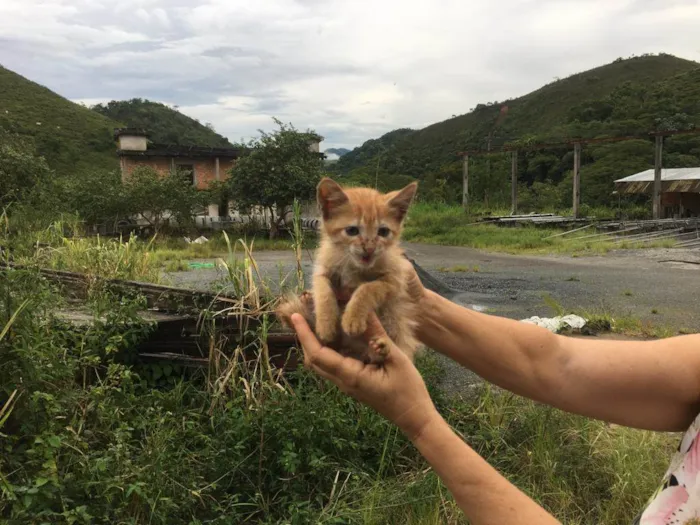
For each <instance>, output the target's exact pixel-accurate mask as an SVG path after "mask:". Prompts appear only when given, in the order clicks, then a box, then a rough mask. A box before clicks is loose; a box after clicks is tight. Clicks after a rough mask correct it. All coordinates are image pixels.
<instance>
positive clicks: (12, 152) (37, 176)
mask: <svg viewBox="0 0 700 525" xmlns="http://www.w3.org/2000/svg"><path fill="white" fill-rule="evenodd" d="M51 174H52V172H51V169H50V168H49V166H48V164H47V163H46V160H45V159H44V157H39V156H37V155H35V154H34V148H33V144H32V143H31V141H29V140H27V139H26V138H24V137H20V136H18V135H15V134H13V133H8V132H6V131H4V130H2V129H0V205H6V204H9V203H10V202H14V201H18V200H21V199H23V198H24V197H26V196H27V194H28V193H29V192H30V191H32V190H33V189H34V188H35V186H36V185H37V184H38V183H39V182H41V181H43V180H47V179H49V178H50V176H51Z"/></svg>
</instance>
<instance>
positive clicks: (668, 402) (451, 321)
mask: <svg viewBox="0 0 700 525" xmlns="http://www.w3.org/2000/svg"><path fill="white" fill-rule="evenodd" d="M421 305H422V312H421V324H420V326H419V331H418V337H419V339H420V340H421V341H422V342H423V344H425V345H426V346H429V347H431V348H433V349H435V350H437V351H438V352H441V353H443V354H444V355H446V356H448V357H450V358H451V359H453V360H455V361H457V362H458V363H460V364H462V365H463V366H465V367H467V368H469V369H471V370H473V371H474V372H476V373H477V374H479V375H480V376H481V377H483V378H484V379H486V380H487V381H489V382H491V383H494V384H496V385H498V386H500V387H502V388H505V389H507V390H509V391H511V392H514V393H516V394H519V395H521V396H524V397H527V398H530V399H533V400H535V401H539V402H542V403H545V404H547V405H550V406H553V407H556V408H559V409H562V410H566V411H567V412H572V413H575V414H580V415H584V416H587V417H594V418H597V419H601V420H604V421H608V422H611V423H617V424H620V425H625V426H631V427H636V428H644V429H649V430H661V431H676V430H682V429H684V428H685V427H687V425H688V424H690V422H691V421H692V419H693V418H694V417H695V416H696V415H697V412H698V410H700V335H693V336H684V337H674V338H670V339H664V340H658V341H611V340H604V339H588V340H584V339H579V338H572V337H566V336H562V335H555V334H552V333H551V332H549V331H548V330H546V329H544V328H540V327H537V326H534V325H530V324H526V323H521V322H519V321H514V320H511V319H504V318H501V317H498V316H492V315H486V314H482V313H479V312H474V311H472V310H469V309H468V308H464V307H461V306H459V305H456V304H454V303H452V302H451V301H448V300H446V299H444V298H442V297H440V296H438V295H437V294H434V293H432V292H426V294H425V298H424V300H423V301H422V303H421Z"/></svg>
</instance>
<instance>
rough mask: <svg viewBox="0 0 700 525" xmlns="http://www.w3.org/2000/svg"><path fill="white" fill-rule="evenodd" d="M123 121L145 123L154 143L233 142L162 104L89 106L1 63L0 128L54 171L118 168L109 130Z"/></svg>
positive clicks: (124, 123) (220, 144)
mask: <svg viewBox="0 0 700 525" xmlns="http://www.w3.org/2000/svg"><path fill="white" fill-rule="evenodd" d="M124 126H129V127H141V128H145V129H146V130H148V132H149V134H150V139H151V140H152V141H153V142H156V143H166V144H183V145H200V146H201V145H203V146H213V147H232V146H233V145H232V144H231V143H230V142H229V141H228V140H227V139H226V138H224V137H223V136H221V135H219V134H218V133H216V132H215V131H214V130H213V129H210V127H207V126H206V125H204V124H201V123H199V122H197V121H196V120H195V119H192V118H190V117H188V116H186V115H183V114H182V113H180V112H178V111H177V110H176V109H173V108H170V107H168V106H165V105H164V104H159V103H157V102H151V101H148V100H141V99H133V100H129V101H112V102H109V103H107V104H98V105H97V106H95V107H94V108H92V109H91V108H87V107H85V106H83V105H80V104H76V103H74V102H71V101H70V100H68V99H66V98H64V97H62V96H61V95H59V94H57V93H54V92H53V91H51V90H50V89H48V88H46V87H44V86H41V85H39V84H37V83H36V82H33V81H31V80H29V79H26V78H24V77H23V76H21V75H19V74H17V73H15V72H13V71H10V70H9V69H6V68H4V67H2V66H0V131H3V132H9V133H10V134H11V135H13V136H18V137H21V138H23V139H27V140H30V142H32V143H33V146H32V148H31V149H32V151H33V152H34V153H35V154H36V155H38V156H43V157H44V158H45V159H46V161H47V163H48V165H49V167H50V168H51V169H53V170H54V171H55V172H56V174H58V175H73V174H85V173H87V172H94V171H100V170H114V169H117V168H118V166H119V163H118V160H117V156H116V145H115V142H114V136H113V133H114V129H115V128H119V127H124Z"/></svg>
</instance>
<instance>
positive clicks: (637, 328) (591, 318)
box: [542, 294, 693, 339]
mask: <svg viewBox="0 0 700 525" xmlns="http://www.w3.org/2000/svg"><path fill="white" fill-rule="evenodd" d="M542 300H543V302H544V304H545V306H547V307H548V308H549V309H550V310H551V312H552V314H553V315H556V316H563V315H567V314H574V315H579V316H581V317H583V318H584V319H586V320H587V324H588V326H589V327H591V328H593V329H594V330H595V331H597V332H612V333H615V334H620V335H624V336H628V337H640V338H649V339H663V338H666V337H673V336H675V335H680V334H683V333H693V332H692V331H688V330H687V329H676V328H674V327H672V326H669V325H667V324H660V323H654V322H651V321H648V320H642V319H640V318H639V317H636V316H634V315H631V314H623V313H620V312H613V311H611V310H610V309H608V308H603V307H601V308H596V309H584V308H567V307H565V306H564V305H562V304H561V303H560V302H559V301H557V300H556V299H554V298H553V297H552V296H550V295H549V294H545V295H544V296H543V297H542ZM651 313H652V314H653V315H658V314H659V311H658V309H656V308H653V309H652V310H651Z"/></svg>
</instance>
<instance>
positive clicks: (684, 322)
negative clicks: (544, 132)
mask: <svg viewBox="0 0 700 525" xmlns="http://www.w3.org/2000/svg"><path fill="white" fill-rule="evenodd" d="M405 248H406V252H407V254H408V255H409V256H410V257H412V258H413V259H415V260H416V262H417V263H418V264H420V265H421V266H422V267H423V268H425V269H426V270H428V271H430V272H431V273H432V274H433V275H434V276H435V277H437V278H439V279H441V280H442V281H443V282H445V283H447V284H449V286H451V287H452V288H454V289H456V290H458V291H459V292H460V293H459V294H458V295H457V296H456V297H455V298H454V300H455V301H457V302H459V303H461V304H465V305H469V306H472V307H476V308H480V309H486V310H487V311H489V312H492V313H494V314H496V315H502V316H505V317H511V318H514V319H523V318H526V317H530V316H533V315H539V316H549V315H553V312H552V311H551V309H550V308H549V307H548V306H547V305H546V304H545V302H544V297H545V296H546V295H549V296H550V297H551V298H552V299H554V300H555V301H556V302H558V303H559V304H561V305H562V306H563V307H564V308H565V309H573V308H584V309H586V310H588V311H607V312H610V313H613V314H614V315H618V316H620V315H622V316H624V315H632V316H634V317H637V318H641V319H643V320H645V321H649V322H651V323H653V324H655V325H668V326H671V327H674V328H676V329H688V330H692V331H698V332H700V251H698V250H695V251H694V252H691V251H681V250H644V251H621V252H619V253H615V254H609V255H606V256H596V257H579V258H572V257H525V256H513V255H504V254H493V253H487V252H483V251H479V250H473V249H470V248H462V247H450V246H434V245H425V244H405ZM255 258H256V261H257V263H258V265H259V266H260V268H261V270H262V272H263V273H264V274H265V275H266V276H268V277H271V278H272V279H273V280H278V279H279V276H280V275H288V274H291V273H293V272H294V260H293V257H292V254H291V253H290V252H258V253H257V254H256V255H255ZM311 266H312V254H311V253H306V254H305V255H304V263H303V267H304V271H305V273H306V275H310V271H311ZM456 267H460V268H456ZM455 269H460V270H465V269H466V270H468V271H459V272H456V271H452V270H455ZM169 277H170V278H171V279H172V280H173V282H174V283H177V284H181V285H184V286H190V287H193V288H200V287H207V286H209V285H211V283H212V282H213V281H214V280H215V279H217V278H218V277H220V275H219V274H217V272H216V271H215V270H194V271H190V272H179V273H175V274H170V275H169Z"/></svg>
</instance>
